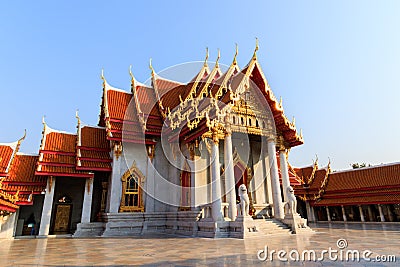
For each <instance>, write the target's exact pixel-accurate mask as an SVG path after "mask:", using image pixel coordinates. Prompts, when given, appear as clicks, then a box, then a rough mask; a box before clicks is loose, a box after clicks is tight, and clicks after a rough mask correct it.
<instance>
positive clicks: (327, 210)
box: [325, 206, 331, 222]
mask: <svg viewBox="0 0 400 267" xmlns="http://www.w3.org/2000/svg"><path fill="white" fill-rule="evenodd" d="M325 209H326V216H327V217H328V222H330V221H331V213H330V212H329V207H328V206H326V207H325Z"/></svg>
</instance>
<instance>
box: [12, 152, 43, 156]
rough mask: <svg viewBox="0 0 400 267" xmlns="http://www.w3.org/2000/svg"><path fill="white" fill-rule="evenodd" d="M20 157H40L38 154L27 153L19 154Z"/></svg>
mask: <svg viewBox="0 0 400 267" xmlns="http://www.w3.org/2000/svg"><path fill="white" fill-rule="evenodd" d="M17 155H18V156H29V157H38V156H39V154H36V153H25V152H17Z"/></svg>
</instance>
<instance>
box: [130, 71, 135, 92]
mask: <svg viewBox="0 0 400 267" xmlns="http://www.w3.org/2000/svg"><path fill="white" fill-rule="evenodd" d="M129 76H131V91H133V90H135V87H136V86H135V77H134V76H133V74H132V65H129Z"/></svg>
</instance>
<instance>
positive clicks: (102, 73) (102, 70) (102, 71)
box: [100, 68, 106, 82]
mask: <svg viewBox="0 0 400 267" xmlns="http://www.w3.org/2000/svg"><path fill="white" fill-rule="evenodd" d="M100 78H101V79H102V80H103V81H104V82H105V81H106V78H104V69H103V68H101V74H100Z"/></svg>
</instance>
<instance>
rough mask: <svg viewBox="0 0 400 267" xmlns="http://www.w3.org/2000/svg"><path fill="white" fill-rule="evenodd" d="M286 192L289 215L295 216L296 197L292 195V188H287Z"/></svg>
mask: <svg viewBox="0 0 400 267" xmlns="http://www.w3.org/2000/svg"><path fill="white" fill-rule="evenodd" d="M286 190H287V198H288V204H289V212H290V213H291V214H296V213H297V199H296V196H295V195H294V190H293V187H291V186H288V187H287V189H286Z"/></svg>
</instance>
